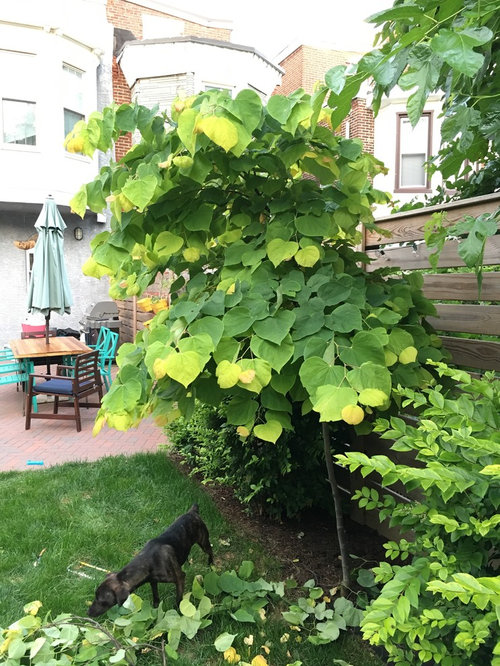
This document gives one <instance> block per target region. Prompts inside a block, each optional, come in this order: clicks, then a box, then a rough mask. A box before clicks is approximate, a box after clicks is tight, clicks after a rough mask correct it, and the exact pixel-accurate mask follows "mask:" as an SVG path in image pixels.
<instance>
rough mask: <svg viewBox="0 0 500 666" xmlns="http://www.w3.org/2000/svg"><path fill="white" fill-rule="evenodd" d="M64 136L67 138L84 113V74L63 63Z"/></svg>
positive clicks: (82, 118)
mask: <svg viewBox="0 0 500 666" xmlns="http://www.w3.org/2000/svg"><path fill="white" fill-rule="evenodd" d="M63 105H64V136H65V137H66V136H67V135H68V134H69V132H71V130H72V129H73V127H74V126H75V124H76V123H77V122H78V121H79V120H84V118H85V114H84V113H83V72H82V71H81V70H80V69H77V68H76V67H72V66H71V65H67V64H66V63H63Z"/></svg>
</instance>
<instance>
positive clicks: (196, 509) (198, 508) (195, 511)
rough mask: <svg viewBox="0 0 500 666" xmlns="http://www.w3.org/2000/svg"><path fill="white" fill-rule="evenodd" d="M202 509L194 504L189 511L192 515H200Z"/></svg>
mask: <svg viewBox="0 0 500 666" xmlns="http://www.w3.org/2000/svg"><path fill="white" fill-rule="evenodd" d="M199 511H200V507H199V506H198V505H197V504H193V506H192V507H191V508H190V509H189V512H190V513H199Z"/></svg>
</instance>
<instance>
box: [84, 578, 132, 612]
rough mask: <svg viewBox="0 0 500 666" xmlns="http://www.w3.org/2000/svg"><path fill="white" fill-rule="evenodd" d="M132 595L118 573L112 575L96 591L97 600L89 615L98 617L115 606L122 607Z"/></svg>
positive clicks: (93, 603) (91, 606)
mask: <svg viewBox="0 0 500 666" xmlns="http://www.w3.org/2000/svg"><path fill="white" fill-rule="evenodd" d="M129 594H130V589H129V587H128V585H127V584H126V583H124V582H123V581H121V580H118V576H117V575H116V573H110V574H108V575H107V576H106V578H105V579H104V580H103V582H102V583H101V584H100V585H99V587H98V588H97V590H96V591H95V599H94V601H93V602H92V604H91V605H90V608H89V610H88V615H89V616H90V617H97V616H98V615H102V614H103V613H105V612H106V611H107V610H109V609H110V608H112V607H113V606H114V605H115V604H118V605H119V606H121V605H122V604H123V603H124V602H125V601H126V599H127V597H128V595H129Z"/></svg>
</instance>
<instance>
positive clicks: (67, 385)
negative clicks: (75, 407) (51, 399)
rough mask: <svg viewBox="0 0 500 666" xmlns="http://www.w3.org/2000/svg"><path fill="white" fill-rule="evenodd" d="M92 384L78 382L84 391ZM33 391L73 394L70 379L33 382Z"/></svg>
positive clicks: (62, 378)
mask: <svg viewBox="0 0 500 666" xmlns="http://www.w3.org/2000/svg"><path fill="white" fill-rule="evenodd" d="M91 386H93V382H82V383H81V384H80V389H81V390H83V391H85V389H87V388H90V387H91ZM33 391H34V392H35V393H59V394H61V395H73V384H72V383H71V379H64V377H61V379H49V380H48V381H46V382H42V383H41V384H34V385H33Z"/></svg>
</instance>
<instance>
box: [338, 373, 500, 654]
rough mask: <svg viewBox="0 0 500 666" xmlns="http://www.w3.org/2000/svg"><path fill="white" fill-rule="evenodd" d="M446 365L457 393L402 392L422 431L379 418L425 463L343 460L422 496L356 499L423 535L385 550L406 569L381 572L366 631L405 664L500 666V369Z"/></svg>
mask: <svg viewBox="0 0 500 666" xmlns="http://www.w3.org/2000/svg"><path fill="white" fill-rule="evenodd" d="M437 367H438V371H439V373H440V375H442V376H444V377H448V378H450V377H451V378H452V379H454V380H456V381H457V382H458V383H457V385H456V388H455V390H450V391H444V390H443V387H442V386H435V387H433V388H427V389H424V390H423V391H422V392H418V393H415V392H413V391H412V390H410V389H403V388H400V389H399V391H398V393H399V395H400V396H401V397H402V406H403V407H407V406H409V405H411V406H412V407H414V408H415V409H417V410H418V412H419V417H418V423H417V426H413V425H409V424H408V423H406V422H405V421H404V420H403V419H401V418H391V419H390V422H389V421H387V420H386V419H378V420H377V422H376V428H375V429H376V430H377V431H378V432H380V433H382V434H381V437H382V438H383V439H394V440H395V442H394V444H393V445H392V446H391V448H392V449H393V450H394V451H405V452H413V453H414V454H415V459H416V461H417V464H418V465H419V466H418V467H410V466H407V465H396V464H395V463H394V462H392V461H391V460H390V459H389V458H387V457H386V456H379V455H377V456H373V457H369V456H367V455H365V454H363V453H357V452H350V453H347V454H346V455H339V456H337V458H338V461H339V462H340V463H341V464H342V465H345V466H348V467H349V468H350V469H351V471H354V470H356V469H358V468H359V469H360V471H361V473H362V474H363V476H366V475H368V474H370V473H372V472H377V473H378V474H380V475H381V477H382V485H384V486H392V485H394V484H395V483H396V482H397V481H401V482H402V483H403V484H404V486H405V487H406V489H407V490H408V491H415V490H418V491H420V492H421V494H422V497H421V499H420V500H419V501H413V502H411V503H409V504H408V503H403V502H396V500H395V499H394V497H393V496H387V495H385V496H384V497H382V498H380V497H379V494H378V492H377V491H376V490H374V489H373V488H372V489H370V490H368V489H363V490H361V491H359V492H358V493H357V494H356V496H355V499H358V500H359V504H360V506H365V507H367V508H368V509H370V508H376V509H377V510H378V511H379V516H380V519H381V520H384V519H386V518H390V524H391V525H396V526H400V527H401V528H402V529H403V531H410V530H411V531H412V532H413V535H414V539H413V541H411V542H408V541H406V540H405V539H401V540H400V541H399V543H398V542H394V541H392V542H389V543H388V544H386V545H385V547H386V549H387V556H388V559H390V560H396V561H397V560H399V561H400V562H401V564H391V563H389V562H382V563H381V564H380V565H379V566H378V567H375V568H374V569H373V572H374V573H375V580H376V581H377V582H379V583H382V584H383V586H382V588H381V590H380V592H379V594H378V596H377V598H376V599H374V600H373V601H372V602H371V604H370V605H369V606H368V608H367V609H366V611H365V612H364V617H363V621H362V631H363V634H364V637H365V638H366V639H368V640H369V641H370V642H371V643H372V644H376V645H383V646H384V647H385V648H386V650H387V651H388V653H389V655H390V660H391V662H393V663H397V664H400V665H402V666H410V664H411V666H416V665H417V664H424V663H429V662H432V663H438V664H442V665H444V666H463V664H468V665H470V666H472V665H477V666H480V665H481V666H482V665H483V664H488V663H491V664H494V665H495V666H498V664H500V642H497V641H498V623H499V616H498V609H499V604H500V576H498V575H496V570H497V568H498V562H499V560H498V557H499V544H500V532H499V529H498V526H499V524H500V514H499V513H498V507H499V505H500V465H499V464H498V462H499V456H498V454H499V450H500V449H499V445H500V413H499V412H500V383H499V381H498V380H497V379H496V378H495V377H494V375H493V373H488V374H486V375H485V377H484V378H483V379H473V378H471V376H470V375H469V374H468V373H466V372H463V371H458V370H452V369H450V368H448V367H447V366H445V365H444V364H440V363H439V364H437ZM406 561H408V563H405V564H403V562H406ZM495 610H496V613H495ZM493 655H495V656H493Z"/></svg>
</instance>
